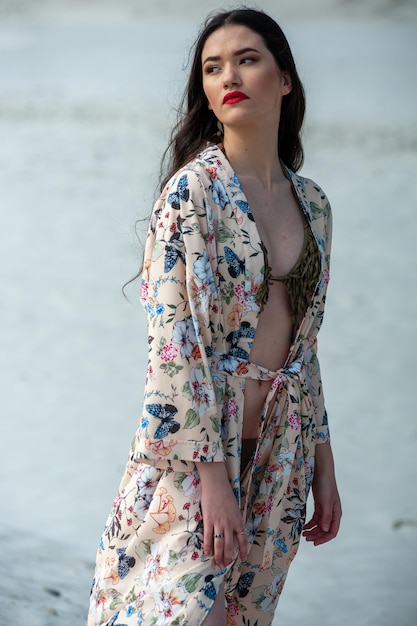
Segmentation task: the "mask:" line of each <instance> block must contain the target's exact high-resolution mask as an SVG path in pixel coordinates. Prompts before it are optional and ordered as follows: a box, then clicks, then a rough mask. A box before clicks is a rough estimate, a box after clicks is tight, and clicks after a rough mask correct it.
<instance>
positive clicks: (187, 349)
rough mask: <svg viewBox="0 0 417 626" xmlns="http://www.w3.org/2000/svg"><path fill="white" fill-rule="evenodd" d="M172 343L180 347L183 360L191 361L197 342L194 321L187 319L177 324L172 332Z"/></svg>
mask: <svg viewBox="0 0 417 626" xmlns="http://www.w3.org/2000/svg"><path fill="white" fill-rule="evenodd" d="M172 341H173V343H176V344H177V345H179V346H180V355H181V357H182V358H183V359H189V358H190V356H191V354H192V352H193V348H194V346H195V344H196V343H198V341H197V335H196V332H195V328H194V324H193V320H192V318H191V317H186V318H185V319H183V320H180V321H178V322H175V324H174V328H173V331H172Z"/></svg>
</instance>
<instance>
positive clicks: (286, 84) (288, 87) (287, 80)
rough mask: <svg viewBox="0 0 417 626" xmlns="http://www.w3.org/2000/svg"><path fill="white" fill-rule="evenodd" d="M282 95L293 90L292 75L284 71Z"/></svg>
mask: <svg viewBox="0 0 417 626" xmlns="http://www.w3.org/2000/svg"><path fill="white" fill-rule="evenodd" d="M282 89H283V91H282V95H283V96H286V95H287V94H289V93H290V92H291V91H292V82H291V76H290V75H289V73H288V72H282Z"/></svg>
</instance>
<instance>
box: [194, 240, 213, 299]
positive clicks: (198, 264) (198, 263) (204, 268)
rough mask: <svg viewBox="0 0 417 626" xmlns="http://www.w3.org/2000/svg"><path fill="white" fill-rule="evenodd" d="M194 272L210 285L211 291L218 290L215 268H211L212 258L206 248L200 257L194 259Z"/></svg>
mask: <svg viewBox="0 0 417 626" xmlns="http://www.w3.org/2000/svg"><path fill="white" fill-rule="evenodd" d="M193 268H194V273H195V275H196V276H197V278H199V279H200V280H201V281H202V282H203V283H204V284H207V285H209V286H210V290H211V293H215V292H216V285H215V282H214V277H213V270H212V268H211V263H210V259H209V257H208V254H207V252H206V250H204V252H203V254H201V255H200V256H199V257H198V259H196V260H195V261H194V265H193Z"/></svg>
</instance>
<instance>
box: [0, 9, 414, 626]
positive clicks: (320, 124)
mask: <svg viewBox="0 0 417 626" xmlns="http://www.w3.org/2000/svg"><path fill="white" fill-rule="evenodd" d="M222 6H230V3H224V4H223V5H222ZM257 6H258V7H259V6H261V7H262V8H264V9H265V10H266V11H267V12H269V13H271V15H273V16H274V17H275V18H276V19H277V20H278V21H279V22H280V23H281V24H282V26H283V28H284V31H285V32H286V34H287V36H288V38H289V40H290V43H291V46H292V49H293V52H294V56H295V58H296V61H297V65H298V68H299V71H300V75H301V77H302V78H303V80H304V83H305V87H306V91H307V102H308V108H307V123H306V127H305V134H304V139H305V149H306V160H305V165H304V166H303V170H302V173H303V174H304V175H306V176H309V177H310V178H313V179H315V180H317V181H318V182H319V184H320V185H321V186H322V187H323V188H324V189H325V191H326V193H327V194H328V196H329V198H330V200H331V203H332V207H333V212H334V228H335V232H334V242H333V261H332V276H331V285H330V288H329V296H328V305H327V310H326V318H325V323H324V326H323V330H322V331H321V336H320V357H321V366H322V370H323V377H324V384H325V394H326V399H327V408H328V412H329V419H330V426H331V432H332V436H333V449H334V454H335V457H336V462H337V475H338V480H339V486H340V491H341V495H342V500H343V506H344V517H343V524H342V528H341V531H340V535H339V537H338V538H337V539H336V540H335V541H334V542H331V543H329V544H327V545H325V546H322V547H320V548H314V547H313V546H310V545H308V544H307V543H305V542H304V543H303V544H302V546H301V547H300V551H299V555H298V556H297V558H296V560H295V562H294V564H293V565H292V569H291V570H290V575H289V578H288V582H287V584H286V588H285V591H284V594H283V596H282V599H281V602H280V605H279V609H278V612H277V616H276V619H275V622H274V625H275V626H278V625H280V624H287V623H289V622H290V620H291V621H295V622H298V623H300V621H304V622H307V621H308V623H309V625H310V626H352V624H354V625H355V626H392V625H393V624H395V626H415V624H416V623H417V594H416V589H417V487H416V484H417V460H416V459H417V455H416V452H415V450H416V445H417V425H416V420H415V416H414V411H413V409H412V406H413V404H412V402H413V401H412V397H413V389H414V387H415V384H416V383H415V378H416V376H415V364H414V357H413V349H415V346H416V345H417V330H416V319H417V289H416V276H417V248H416V242H417V217H416V207H417V188H416V183H415V177H416V174H415V173H416V171H417V114H416V104H415V103H416V98H417V81H416V79H415V76H416V70H415V64H416V59H417V4H416V3H415V2H411V1H410V2H390V1H388V0H380V1H378V0H369V1H366V0H365V1H364V2H359V1H353V0H352V1H351V2H348V0H345V1H342V0H334V1H332V0H318V1H317V2H315V3H314V4H313V3H311V2H308V1H307V0H298V1H296V0H294V1H293V2H291V1H290V0H285V1H282V2H281V3H280V10H279V11H278V10H277V3H275V2H273V1H272V0H269V1H267V2H259V3H258V4H257ZM216 8H219V5H217V3H215V2H209V3H204V5H203V4H202V3H195V2H187V1H186V0H180V1H179V2H176V3H175V10H174V8H173V6H172V4H171V3H169V2H168V1H165V2H163V1H162V0H158V1H157V2H153V3H147V4H142V3H141V2H139V1H136V2H135V1H134V0H130V1H129V0H121V1H117V0H114V1H111V0H105V1H103V2H100V3H99V2H98V1H97V2H93V1H87V2H81V1H80V0H76V1H74V2H72V1H70V0H68V1H67V2H65V1H63V0H62V1H59V0H58V1H56V2H52V0H49V1H46V0H45V1H43V0H34V1H33V2H29V0H26V1H24V0H22V1H19V0H16V1H15V2H13V1H12V0H0V198H1V200H0V206H1V211H0V220H1V221H0V255H1V263H0V281H1V285H2V289H1V301H0V311H1V319H2V350H1V352H0V372H1V376H0V389H1V394H0V397H1V416H2V417H1V424H2V429H1V437H0V459H1V462H0V502H1V525H0V546H1V558H0V626H38V625H39V626H69V625H71V626H75V625H76V624H80V625H82V624H83V623H84V620H85V616H86V610H87V604H88V595H89V589H90V584H91V579H92V575H93V567H94V559H95V551H96V545H97V542H98V539H99V536H100V533H101V530H102V527H103V524H104V521H105V518H106V515H107V512H108V509H109V507H110V505H111V502H112V500H113V497H114V495H115V493H116V491H117V488H118V483H119V480H120V477H121V474H122V471H123V467H124V463H125V459H126V455H127V452H128V449H129V444H130V440H131V438H132V436H133V433H134V431H135V428H136V423H137V420H138V415H139V410H140V405H141V398H142V391H143V381H144V372H145V365H146V341H145V339H146V327H145V317H144V315H143V313H142V311H141V309H140V306H139V303H138V297H137V285H136V284H134V283H133V284H131V285H129V286H128V288H127V296H128V299H127V300H126V299H125V298H124V297H123V295H122V293H121V287H122V285H123V284H124V283H125V282H126V281H127V280H128V279H129V278H131V277H132V276H133V275H134V274H135V272H136V270H137V267H138V265H139V262H140V257H141V251H142V248H141V240H143V234H144V231H145V224H146V222H139V223H138V225H137V234H136V232H135V222H136V220H138V219H143V218H146V216H147V215H148V214H149V212H150V209H151V206H152V202H153V198H154V195H155V191H156V187H157V183H158V170H159V159H160V156H161V154H162V151H163V149H164V147H165V143H166V140H167V136H168V132H169V129H170V124H171V123H172V120H173V119H174V113H173V111H174V109H175V106H176V104H177V102H178V100H179V96H180V94H181V90H182V85H183V81H184V77H185V75H186V69H184V68H185V65H186V62H187V52H188V49H189V47H190V45H191V44H192V42H193V40H194V39H195V36H196V34H197V31H198V27H199V25H200V24H201V22H202V21H203V20H204V18H205V16H206V14H207V13H208V12H209V11H210V10H212V9H216Z"/></svg>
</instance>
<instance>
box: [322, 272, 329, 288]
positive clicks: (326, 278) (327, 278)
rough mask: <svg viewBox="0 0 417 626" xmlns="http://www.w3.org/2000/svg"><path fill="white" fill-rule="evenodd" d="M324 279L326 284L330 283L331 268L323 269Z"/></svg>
mask: <svg viewBox="0 0 417 626" xmlns="http://www.w3.org/2000/svg"><path fill="white" fill-rule="evenodd" d="M322 280H323V283H324V284H325V285H328V284H329V280H330V273H329V270H328V269H324V270H323V274H322Z"/></svg>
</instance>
